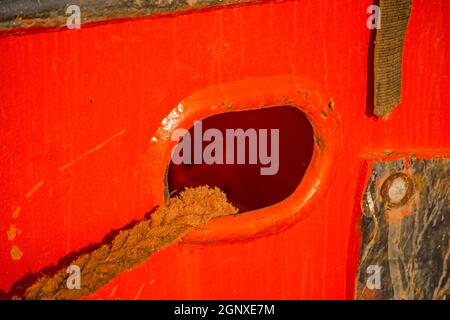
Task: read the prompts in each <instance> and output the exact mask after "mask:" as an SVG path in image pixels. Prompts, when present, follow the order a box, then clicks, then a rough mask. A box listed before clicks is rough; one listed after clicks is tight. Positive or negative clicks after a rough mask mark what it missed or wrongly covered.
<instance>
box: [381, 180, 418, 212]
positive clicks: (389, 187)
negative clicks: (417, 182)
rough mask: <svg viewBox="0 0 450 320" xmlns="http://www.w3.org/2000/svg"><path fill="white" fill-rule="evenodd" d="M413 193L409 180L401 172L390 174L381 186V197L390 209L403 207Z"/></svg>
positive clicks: (412, 185) (411, 183) (412, 186)
mask: <svg viewBox="0 0 450 320" xmlns="http://www.w3.org/2000/svg"><path fill="white" fill-rule="evenodd" d="M413 193H414V184H413V182H412V180H411V178H410V177H409V176H408V175H406V174H405V173H403V172H397V173H394V174H391V175H390V176H389V177H388V178H387V179H386V180H385V181H384V182H383V185H382V186H381V197H382V198H383V201H384V202H385V203H386V204H388V206H389V207H391V208H398V207H401V206H404V205H405V204H406V203H407V202H408V201H409V199H411V197H412V195H413Z"/></svg>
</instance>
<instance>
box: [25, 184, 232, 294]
mask: <svg viewBox="0 0 450 320" xmlns="http://www.w3.org/2000/svg"><path fill="white" fill-rule="evenodd" d="M236 213H237V209H236V208H235V207H233V206H232V205H231V204H230V203H229V202H227V198H226V196H225V194H224V193H223V192H222V191H221V190H219V189H218V188H214V189H212V188H209V187H207V186H203V187H198V188H188V189H186V190H185V191H183V192H182V193H181V194H180V196H179V197H175V198H171V199H169V200H168V201H167V203H166V204H165V205H164V206H161V207H159V208H158V209H157V210H156V211H155V212H154V213H153V214H152V215H151V218H150V219H148V220H143V221H141V222H139V223H138V224H137V225H135V226H134V227H132V228H130V229H127V230H123V231H121V232H120V233H119V234H118V235H117V236H116V237H115V238H114V239H113V241H112V242H111V243H108V244H104V245H102V246H101V247H99V248H98V249H96V250H94V251H92V252H90V253H87V254H84V255H81V256H80V257H78V258H77V259H75V260H74V261H73V262H72V265H76V266H78V267H79V268H80V280H81V281H80V284H81V287H80V289H69V288H68V286H67V279H68V277H69V276H70V274H69V273H67V270H66V268H62V269H61V270H59V271H58V272H56V274H55V275H54V276H52V277H43V278H41V279H39V280H38V281H37V282H36V283H35V284H33V285H32V286H30V287H29V288H28V289H27V290H26V292H25V295H24V297H23V298H24V299H77V298H80V297H83V296H86V295H88V294H90V293H93V292H95V291H96V290H98V289H99V288H100V287H101V286H103V285H105V284H106V283H108V282H109V281H110V280H111V279H112V278H114V277H115V276H116V275H117V274H119V273H120V272H122V271H125V270H128V269H130V268H133V267H136V266H137V265H139V264H141V263H143V262H144V261H145V260H146V259H147V258H148V257H149V256H151V255H152V254H153V253H155V252H157V251H159V250H161V249H163V248H165V247H167V246H168V245H170V244H173V243H175V242H177V241H178V240H179V239H180V238H181V237H182V236H183V235H185V234H186V233H187V232H188V231H189V230H191V229H193V228H194V227H196V226H200V225H203V224H205V223H206V222H208V221H209V220H210V219H213V218H216V217H219V216H225V215H232V214H236Z"/></svg>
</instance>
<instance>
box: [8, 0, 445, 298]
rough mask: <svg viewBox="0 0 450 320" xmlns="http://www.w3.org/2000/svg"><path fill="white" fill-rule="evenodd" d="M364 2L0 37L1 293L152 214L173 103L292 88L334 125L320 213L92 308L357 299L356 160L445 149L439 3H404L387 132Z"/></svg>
mask: <svg viewBox="0 0 450 320" xmlns="http://www.w3.org/2000/svg"><path fill="white" fill-rule="evenodd" d="M370 4H371V1H350V0H348V1H333V2H329V1H309V0H298V1H286V2H281V3H265V4H255V5H247V6H239V7H232V8H227V9H220V10H207V11H201V12H195V13H189V14H184V15H177V16H166V17H160V18H148V19H139V20H133V21H123V22H118V23H111V24H104V25H97V26H95V25H94V26H89V27H82V28H81V29H80V30H58V31H52V32H40V33H34V34H28V35H21V36H6V37H1V38H0V81H1V86H0V101H1V102H0V103H1V108H0V130H1V135H0V148H1V149H0V150H1V156H0V177H1V181H2V186H1V187H0V210H1V214H0V235H1V240H0V262H1V264H0V265H1V266H0V273H1V276H0V289H1V290H3V291H8V290H9V288H10V287H11V285H12V284H13V283H14V282H15V281H16V280H19V279H21V278H22V277H24V276H25V275H26V274H27V273H28V272H38V271H39V270H41V269H42V268H44V267H46V266H48V265H53V264H55V263H56V262H57V261H58V259H59V258H61V257H63V256H66V255H67V254H69V253H71V252H74V251H77V250H80V249H81V248H83V247H85V246H87V245H89V244H91V243H93V242H99V241H101V240H102V238H103V236H104V235H105V234H107V233H108V232H110V231H111V229H117V228H121V227H122V226H124V225H126V224H127V223H129V222H130V221H132V220H133V219H142V218H143V216H144V214H145V213H146V212H148V211H149V210H151V209H152V208H153V207H154V206H155V205H158V204H160V202H161V200H162V191H161V190H155V187H154V185H153V184H149V175H148V173H149V166H151V165H152V163H149V162H148V161H149V160H148V159H149V157H148V152H149V147H150V143H151V138H152V137H153V136H154V135H155V133H156V130H157V129H158V127H159V126H160V123H161V121H162V120H163V119H164V118H165V117H166V116H167V115H168V114H169V113H170V111H171V110H172V109H174V108H175V107H176V106H177V105H178V104H179V103H180V102H181V101H183V100H184V99H186V98H187V97H190V96H192V95H193V94H195V93H196V92H199V91H202V90H205V89H206V88H210V87H214V86H217V85H221V84H225V83H229V82H234V81H240V80H244V79H250V78H252V79H258V78H265V77H276V76H281V75H287V76H295V77H300V78H302V79H303V78H304V79H310V80H311V81H312V82H313V83H315V84H314V88H309V90H312V91H316V92H318V93H319V94H320V95H321V98H322V99H323V100H324V101H328V100H329V99H332V100H333V101H334V103H335V106H334V109H335V113H336V114H337V116H338V117H339V119H340V123H339V130H340V132H341V134H340V135H336V136H335V139H334V140H333V139H332V138H333V137H331V140H330V141H333V143H336V144H338V145H340V146H341V147H340V149H339V150H340V151H339V152H338V153H336V154H335V155H334V156H333V157H332V158H328V159H327V161H329V163H330V165H331V169H330V175H329V181H328V183H327V188H326V191H324V193H325V194H324V195H323V197H322V199H321V200H320V201H318V203H317V205H316V206H314V207H311V208H304V210H301V211H300V212H297V214H298V215H299V216H302V217H303V218H302V219H300V220H299V221H297V222H296V223H294V224H292V225H291V227H290V228H288V229H286V230H284V231H282V232H278V233H273V234H271V235H269V236H265V237H259V238H255V239H246V240H245V241H232V242H226V241H225V242H221V243H214V244H204V243H203V244H193V243H186V242H184V243H181V244H178V245H174V246H172V247H169V248H168V249H166V250H163V251H161V252H159V253H157V254H155V255H154V256H152V257H151V258H150V259H149V260H148V261H147V262H146V263H145V264H143V265H141V266H139V267H137V268H135V269H133V270H131V271H128V272H124V273H122V274H120V275H119V276H118V277H117V278H115V279H114V280H113V281H111V282H110V283H109V284H107V285H106V286H105V287H103V288H102V289H100V290H99V291H98V292H96V293H94V294H93V295H91V296H90V297H88V298H93V299H96V298H107V299H108V298H111V299H114V298H121V299H134V298H140V299H144V298H159V299H165V298H179V299H183V298H194V299H195V298H205V299H214V298H254V299H258V298H274V299H278V298H291V299H297V298H303V299H305V298H306V299H311V298H318V299H324V298H328V299H330V298H337V299H345V298H349V299H351V298H353V297H354V287H355V277H356V265H357V262H358V261H357V259H358V250H359V243H360V238H359V232H358V230H357V222H358V219H359V216H360V214H361V209H360V203H361V195H362V190H363V187H364V183H365V179H366V174H367V171H368V166H369V165H370V163H368V162H367V161H366V155H367V154H370V153H373V152H379V151H384V150H393V151H395V150H401V151H407V150H421V152H423V153H425V154H429V155H430V156H433V154H434V151H433V150H448V149H449V148H450V143H449V139H448V136H449V133H450V132H449V131H450V130H449V129H448V123H449V120H450V117H449V106H448V101H450V90H449V80H450V79H449V77H448V74H447V70H450V57H449V52H450V51H449V50H450V42H449V39H448V31H447V30H448V27H446V23H447V21H446V20H445V17H446V13H447V12H449V10H450V3H449V2H448V1H443V0H442V1H438V0H436V1H425V0H416V1H414V4H413V11H412V16H411V20H410V24H409V27H408V32H407V36H406V43H405V50H404V66H403V67H404V72H403V76H404V78H403V79H404V80H403V102H402V104H401V105H399V106H398V107H397V108H396V109H395V111H394V112H393V114H392V115H391V116H390V117H389V118H388V119H387V120H383V119H376V118H374V117H371V116H370V115H369V114H368V112H367V111H366V109H367V107H366V100H367V96H368V95H369V96H370V94H368V88H367V87H368V81H367V77H368V70H369V69H370V67H369V66H368V60H369V56H368V46H369V37H370V30H368V29H367V28H366V19H367V17H368V15H367V14H366V9H367V7H368V6H369V5H370ZM369 90H370V86H369ZM154 159H155V161H156V160H157V159H158V154H155V157H154ZM160 169H161V167H158V168H156V169H155V170H160ZM155 175H156V173H155ZM159 183H161V181H158V182H155V184H159ZM274 213H276V212H274ZM248 219H250V218H248ZM230 228H231V227H230ZM13 230H15V231H13ZM8 231H9V232H8ZM219 233H220V230H219ZM215 234H217V232H216V233H215ZM12 248H15V251H14V252H15V254H14V255H11V250H12ZM19 250H20V251H19ZM19 252H21V253H22V254H19ZM13 256H14V259H13Z"/></svg>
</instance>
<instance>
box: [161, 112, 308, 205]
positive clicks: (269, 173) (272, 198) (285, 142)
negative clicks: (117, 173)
mask: <svg viewBox="0 0 450 320" xmlns="http://www.w3.org/2000/svg"><path fill="white" fill-rule="evenodd" d="M210 129H215V130H210ZM239 129H241V130H239ZM277 131H278V133H277ZM313 136H314V133H313V128H312V126H311V123H310V122H309V120H308V118H307V117H306V115H305V114H304V113H303V112H302V111H300V110H299V109H298V108H294V107H291V106H280V107H269V108H263V109H256V110H246V111H239V112H228V113H222V114H217V115H213V116H211V117H208V118H206V119H204V120H202V121H201V122H196V124H195V125H193V126H192V127H191V128H190V129H189V134H187V133H186V134H185V135H184V136H183V138H182V140H180V142H179V143H178V145H177V147H176V148H175V149H174V150H175V152H174V155H178V160H175V158H174V155H173V156H172V161H171V162H170V165H169V168H168V176H167V183H168V191H169V193H170V194H171V195H176V194H178V193H179V192H180V191H182V190H183V189H184V188H185V187H197V186H201V185H208V186H211V187H218V188H220V189H222V190H223V191H224V192H225V193H226V195H227V197H228V199H229V201H230V202H231V203H232V204H233V205H235V206H236V207H237V208H238V209H239V211H240V212H241V213H242V212H246V211H251V210H255V209H260V208H264V207H268V206H271V205H274V204H276V203H278V202H280V201H282V200H284V199H285V198H287V197H288V196H289V195H290V194H292V193H293V192H294V191H295V189H296V188H297V186H298V185H299V184H300V182H301V180H302V178H303V175H304V174H305V171H306V169H307V167H308V165H309V162H310V160H311V157H312V153H313V145H314V139H313ZM236 137H238V138H236ZM239 137H240V138H239ZM239 139H241V140H239ZM240 141H241V142H240ZM242 142H243V143H242ZM181 145H183V146H184V147H183V148H181ZM208 146H209V147H208ZM189 153H190V154H189ZM180 162H182V163H180ZM211 162H214V163H212V164H208V163H211ZM242 162H244V163H242ZM255 162H256V163H255Z"/></svg>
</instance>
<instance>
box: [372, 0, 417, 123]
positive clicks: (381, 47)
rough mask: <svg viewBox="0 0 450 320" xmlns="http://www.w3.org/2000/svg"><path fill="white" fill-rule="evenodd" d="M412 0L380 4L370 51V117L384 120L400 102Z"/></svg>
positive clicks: (383, 1) (387, 1)
mask: <svg viewBox="0 0 450 320" xmlns="http://www.w3.org/2000/svg"><path fill="white" fill-rule="evenodd" d="M411 6H412V0H381V1H380V18H381V20H380V21H381V28H380V29H378V30H377V34H376V43H375V51H374V105H375V109H374V113H375V115H377V116H387V115H388V114H389V113H390V112H391V111H392V110H393V109H394V108H395V107H396V106H397V105H398V104H399V103H400V101H401V99H402V97H401V94H402V58H403V43H404V40H405V34H406V28H407V26H408V20H409V16H410V13H411Z"/></svg>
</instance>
